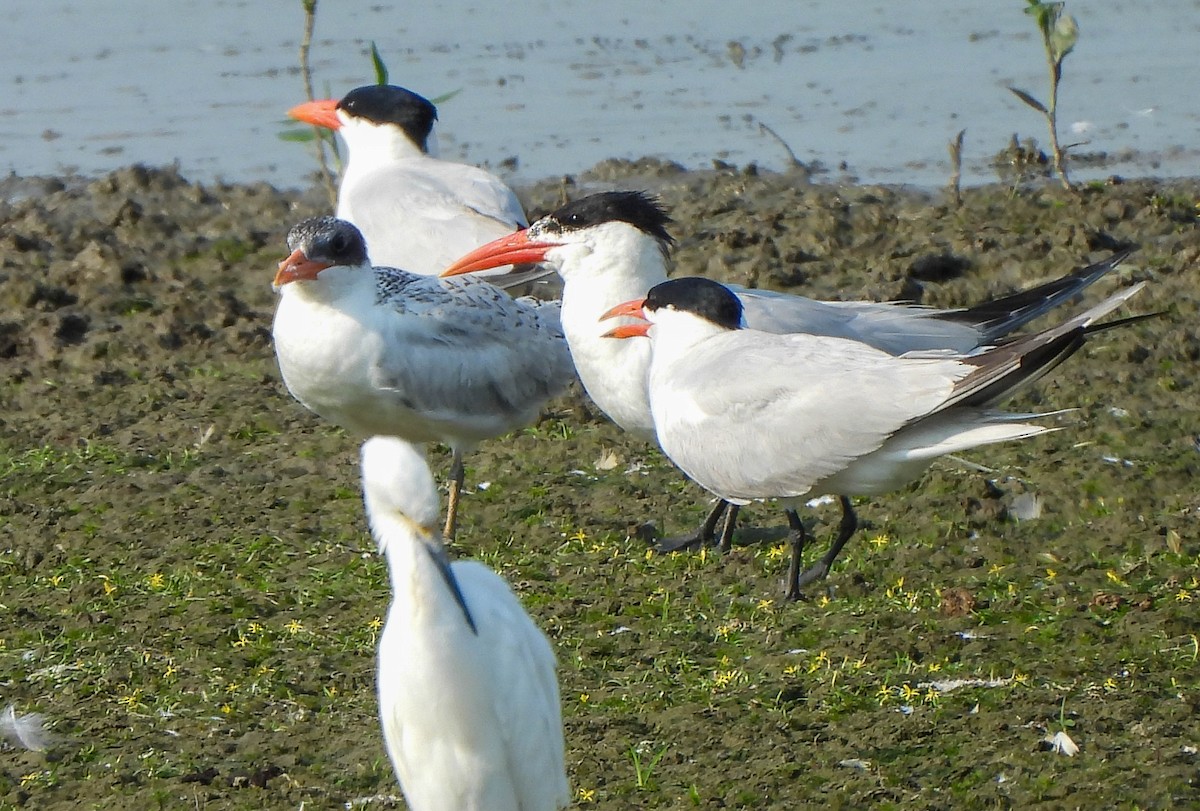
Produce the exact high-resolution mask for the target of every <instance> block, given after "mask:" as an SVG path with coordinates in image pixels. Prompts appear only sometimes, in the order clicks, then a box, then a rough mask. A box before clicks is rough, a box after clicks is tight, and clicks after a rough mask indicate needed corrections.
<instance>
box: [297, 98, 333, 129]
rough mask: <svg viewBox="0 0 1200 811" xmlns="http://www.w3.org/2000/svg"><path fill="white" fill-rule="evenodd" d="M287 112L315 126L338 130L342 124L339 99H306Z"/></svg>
mask: <svg viewBox="0 0 1200 811" xmlns="http://www.w3.org/2000/svg"><path fill="white" fill-rule="evenodd" d="M287 114H288V115H289V116H291V117H292V118H295V119H297V120H299V121H303V122H305V123H306V124H312V125H313V126H314V127H325V128H326V129H331V130H336V129H339V128H340V127H341V126H342V122H341V121H339V120H338V117H337V99H321V100H320V101H306V102H304V103H303V104H297V105H296V106H295V107H293V108H292V109H290V110H288V113H287Z"/></svg>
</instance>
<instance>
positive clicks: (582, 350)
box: [442, 191, 1129, 549]
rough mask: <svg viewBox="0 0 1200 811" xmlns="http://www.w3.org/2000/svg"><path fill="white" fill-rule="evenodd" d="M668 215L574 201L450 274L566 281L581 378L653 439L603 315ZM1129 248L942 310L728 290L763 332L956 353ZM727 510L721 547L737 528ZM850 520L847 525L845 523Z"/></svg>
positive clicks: (643, 197) (616, 198) (641, 364)
mask: <svg viewBox="0 0 1200 811" xmlns="http://www.w3.org/2000/svg"><path fill="white" fill-rule="evenodd" d="M670 223H671V220H670V217H669V216H668V215H667V212H666V210H665V209H664V208H663V207H662V205H661V204H660V203H659V202H658V201H657V200H656V199H654V198H653V197H651V196H649V195H647V194H645V193H642V192H634V191H618V192H604V193H601V194H594V195H591V196H589V197H585V198H582V199H580V200H577V201H574V202H571V203H568V204H566V205H565V206H563V207H562V208H560V209H558V210H557V211H555V212H553V213H551V214H549V215H547V216H545V217H543V218H541V219H539V220H538V221H537V222H535V223H534V224H533V225H531V226H530V227H529V228H528V229H526V230H524V231H519V232H517V233H515V234H509V235H507V236H505V237H502V238H500V239H497V240H495V241H494V242H491V243H489V244H487V245H484V246H482V247H480V248H478V249H477V250H475V251H473V252H471V253H469V254H467V255H466V256H464V257H462V258H461V259H459V260H458V261H457V262H455V263H454V264H453V265H451V266H450V267H449V268H448V269H447V270H446V271H445V272H444V273H443V274H442V275H443V276H454V275H457V274H460V273H472V272H475V271H478V270H486V269H489V268H494V267H498V266H502V265H506V264H509V263H523V262H540V263H543V264H546V265H548V266H551V267H553V268H554V269H555V270H556V271H557V272H558V274H559V275H560V276H561V277H562V280H563V291H562V325H563V331H564V332H565V333H566V336H567V343H568V344H569V345H570V347H571V356H572V358H573V359H574V361H575V367H576V370H577V371H578V373H579V378H580V380H581V381H582V382H583V386H584V388H585V389H586V390H587V393H588V395H589V396H590V397H591V398H592V400H593V401H594V402H595V403H596V405H597V406H599V407H600V409H601V410H602V411H604V413H605V414H607V415H608V417H609V418H610V419H611V420H612V421H613V422H615V423H616V424H617V425H618V426H620V427H621V428H622V429H624V430H625V431H628V432H629V433H632V434H634V435H635V436H637V437H640V438H642V439H645V440H647V441H653V440H654V420H653V417H652V415H651V413H650V401H649V393H648V391H647V389H646V384H645V380H646V374H645V370H646V369H647V368H648V366H649V363H650V345H649V343H648V342H646V341H610V340H606V339H605V338H603V337H602V336H603V335H604V333H605V332H606V330H607V329H608V325H605V324H602V323H601V322H600V320H599V319H600V315H601V314H602V313H604V312H605V311H606V310H608V309H609V308H610V307H613V306H614V305H616V304H618V303H620V302H623V301H626V300H628V299H631V298H635V297H639V296H644V295H645V294H646V292H647V291H648V290H649V289H650V288H651V287H653V286H655V285H656V284H659V283H661V282H664V281H666V279H667V259H668V254H669V250H670V246H671V244H672V242H673V240H672V238H671V235H670V234H669V233H668V231H667V226H668V225H670ZM1128 253H1129V252H1127V251H1126V252H1122V253H1118V254H1115V255H1113V256H1111V257H1109V258H1108V259H1106V260H1104V261H1103V262H1100V263H1098V264H1095V265H1091V266H1089V267H1085V268H1082V269H1080V270H1077V271H1075V272H1073V273H1070V274H1067V275H1066V276H1063V277H1061V278H1059V279H1055V280H1054V281H1051V282H1047V283H1046V284H1043V285H1039V286H1037V287H1034V288H1032V289H1030V290H1027V291H1023V292H1020V293H1015V294H1013V295H1010V296H1006V297H1004V298H999V299H996V300H994V301H986V302H983V303H981V304H979V305H976V306H975V307H971V308H968V309H964V310H936V309H932V308H928V307H920V306H916V305H910V304H897V303H876V302H861V301H849V302H843V301H818V300H815V299H810V298H805V297H803V296H796V295H790V294H787V293H778V292H772V291H768V290H757V289H749V288H745V287H738V286H731V288H730V289H732V290H733V291H734V292H735V293H736V294H737V296H738V297H739V299H740V300H741V303H742V307H743V309H744V312H745V317H746V323H747V324H748V325H749V326H750V327H752V328H754V329H759V330H764V331H767V332H779V333H787V332H803V333H811V334H816V335H829V336H833V337H840V338H849V339H853V340H857V341H861V342H864V343H866V344H869V345H870V346H873V347H875V348H877V349H881V350H883V351H885V352H888V353H890V354H894V355H899V354H903V353H905V352H909V351H913V350H927V349H948V350H952V351H955V352H960V353H965V352H970V351H973V350H975V349H976V348H978V347H980V346H984V345H990V344H993V343H995V342H996V340H997V339H999V338H1000V337H1002V336H1004V335H1006V334H1008V333H1009V332H1012V331H1013V330H1016V329H1018V328H1020V327H1022V326H1023V325H1025V324H1026V323H1027V322H1029V321H1031V320H1033V319H1034V318H1037V317H1038V316H1040V315H1042V314H1044V313H1046V312H1047V311H1049V310H1050V309H1052V308H1053V307H1055V306H1057V305H1059V304H1061V303H1063V302H1064V301H1067V300H1068V299H1071V298H1073V297H1074V296H1076V295H1077V294H1078V293H1080V292H1081V291H1082V290H1083V289H1084V288H1086V287H1087V286H1088V285H1090V284H1092V283H1093V282H1095V281H1096V280H1098V279H1099V278H1100V277H1102V276H1103V275H1104V274H1106V273H1107V272H1108V271H1110V270H1111V269H1112V268H1114V267H1116V266H1117V265H1118V264H1119V263H1120V262H1121V261H1122V260H1123V259H1124V258H1125V257H1126V256H1127V255H1128ZM725 506H726V505H725V503H724V502H718V504H717V505H716V507H714V509H713V510H712V511H711V512H710V514H709V516H708V518H707V519H706V520H705V522H704V525H703V526H702V527H701V528H700V530H699V531H698V532H697V533H695V534H693V535H689V536H685V537H684V538H682V539H672V540H669V541H667V542H666V543H665V544H662V545H660V548H664V549H671V548H679V547H681V546H684V545H687V544H688V543H692V542H696V541H706V540H708V539H709V538H711V537H712V534H713V531H714V529H715V527H716V524H717V521H718V520H719V519H720V517H721V513H722V511H723V510H724V509H725ZM736 511H737V510H736V507H734V508H732V509H730V510H729V516H728V517H727V519H726V522H725V527H724V531H723V532H722V542H721V544H722V547H727V546H728V544H729V540H730V535H731V533H732V530H733V518H734V517H735V516H736ZM853 520H854V519H853V512H852V510H851V509H850V503H849V500H848V499H843V500H842V527H841V534H847V535H848V534H849V533H852V532H853V524H852V523H848V522H853ZM847 527H849V529H848V528H847Z"/></svg>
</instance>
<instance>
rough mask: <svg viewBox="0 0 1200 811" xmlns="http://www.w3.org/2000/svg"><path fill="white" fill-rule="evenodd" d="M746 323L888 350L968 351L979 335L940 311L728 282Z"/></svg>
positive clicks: (979, 338)
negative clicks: (820, 298) (809, 295)
mask: <svg viewBox="0 0 1200 811" xmlns="http://www.w3.org/2000/svg"><path fill="white" fill-rule="evenodd" d="M731 289H733V290H734V292H736V293H737V295H738V298H739V299H741V301H742V306H743V307H744V308H745V319H746V325H747V326H748V327H750V328H751V329H756V330H761V331H763V332H774V333H793V332H802V333H808V334H811V335H827V336H830V337H834V338H848V339H850V340H854V341H861V342H863V343H865V344H868V345H870V346H873V347H875V348H876V349H880V350H882V351H884V352H887V353H888V354H891V355H902V354H904V353H905V352H913V351H919V350H928V349H950V350H953V351H955V352H970V351H972V350H973V349H975V348H977V347H978V346H979V343H980V341H981V340H982V334H981V333H980V331H979V330H978V329H976V328H975V326H973V325H972V324H968V323H961V322H957V321H947V320H942V319H940V318H939V317H938V316H940V315H942V314H943V311H942V310H935V309H931V308H928V307H920V306H917V305H912V304H901V303H891V302H885V303H876V302H867V301H817V300H816V299H810V298H805V297H804V296H794V295H790V294H787V293H779V292H775V291H770V290H757V289H753V290H752V289H748V288H744V287H736V286H731Z"/></svg>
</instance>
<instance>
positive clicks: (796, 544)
mask: <svg viewBox="0 0 1200 811" xmlns="http://www.w3.org/2000/svg"><path fill="white" fill-rule="evenodd" d="M787 519H788V529H789V532H788V536H789V537H790V538H791V540H792V560H791V562H790V563H789V564H788V573H787V593H786V594H785V595H784V599H786V600H788V601H789V602H794V601H796V600H799V599H800V598H801V597H802V596H803V595H801V594H800V564H801V562H802V558H803V557H804V542H805V540H806V539H807V535H806V534H805V532H804V522H803V521H801V520H800V516H799V515H798V514H797V513H796V511H795V510H788V511H787Z"/></svg>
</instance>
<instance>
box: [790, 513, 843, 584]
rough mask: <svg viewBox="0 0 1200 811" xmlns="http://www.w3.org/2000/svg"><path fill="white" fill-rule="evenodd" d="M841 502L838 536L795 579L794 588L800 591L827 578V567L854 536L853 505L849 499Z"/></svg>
mask: <svg viewBox="0 0 1200 811" xmlns="http://www.w3.org/2000/svg"><path fill="white" fill-rule="evenodd" d="M841 502H842V523H841V525H840V526H839V527H838V536H837V538H836V539H835V540H834V542H833V543H832V544H831V545H830V547H829V551H828V552H826V553H825V555H824V557H822V558H821V559H820V560H819V561H817V562H816V564H815V565H813V567H812V568H811V569H808V570H807V571H805V572H804V574H802V575H800V576H799V577H798V578H797V579H796V588H797V589H801V588H803V587H804V586H807V585H808V584H809V583H811V582H813V581H814V580H821V579H823V578H825V577H828V576H829V567H830V566H832V565H833V561H834V560H836V559H837V556H838V555H839V554H840V553H841V551H842V547H843V546H845V545H846V542H847V541H849V540H850V538H851V536H852V535H854V532H855V530H857V529H858V516H856V515H855V514H854V505H853V504H851V503H850V499H849V498H847V497H846V496H841Z"/></svg>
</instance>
